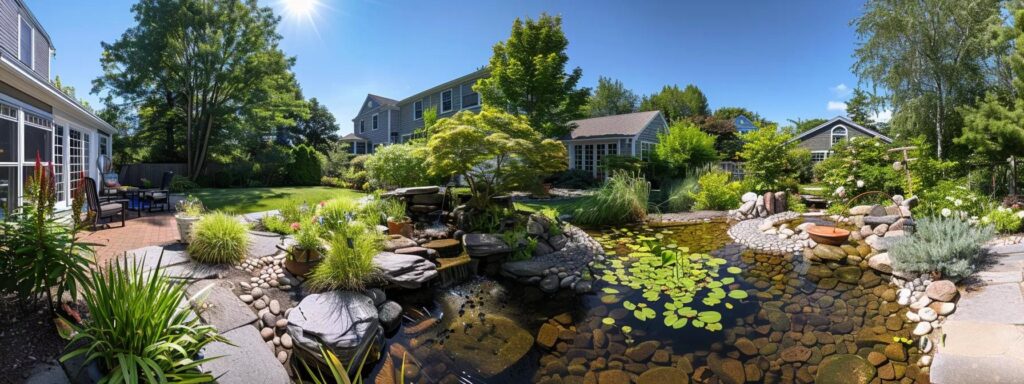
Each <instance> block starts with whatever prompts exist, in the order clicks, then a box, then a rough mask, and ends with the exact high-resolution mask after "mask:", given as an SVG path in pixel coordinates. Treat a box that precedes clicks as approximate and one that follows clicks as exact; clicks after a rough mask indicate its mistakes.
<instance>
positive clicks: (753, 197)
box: [734, 192, 757, 210]
mask: <svg viewBox="0 0 1024 384" xmlns="http://www.w3.org/2000/svg"><path fill="white" fill-rule="evenodd" d="M734 196H735V195H734ZM754 200H757V194H756V193H754V192H747V193H744V194H743V196H740V201H743V202H744V203H747V202H752V201H754ZM741 210H742V209H741Z"/></svg>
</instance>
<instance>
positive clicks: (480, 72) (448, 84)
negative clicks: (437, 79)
mask: <svg viewBox="0 0 1024 384" xmlns="http://www.w3.org/2000/svg"><path fill="white" fill-rule="evenodd" d="M490 72H491V68H490V67H483V68H480V69H477V70H475V71H473V72H470V73H468V74H465V75H462V76H459V77H457V78H455V79H452V80H448V81H446V82H444V83H441V84H438V85H435V86H433V87H430V88H427V89H425V90H423V91H421V92H418V93H416V94H415V95H412V96H409V97H406V98H404V99H402V100H401V101H398V103H405V102H408V101H415V100H417V99H422V98H423V96H424V95H427V94H431V93H435V92H438V91H440V90H442V89H444V88H449V87H451V86H453V85H456V84H460V83H462V82H464V81H466V80H469V79H472V78H474V77H481V76H484V75H486V74H488V73H490Z"/></svg>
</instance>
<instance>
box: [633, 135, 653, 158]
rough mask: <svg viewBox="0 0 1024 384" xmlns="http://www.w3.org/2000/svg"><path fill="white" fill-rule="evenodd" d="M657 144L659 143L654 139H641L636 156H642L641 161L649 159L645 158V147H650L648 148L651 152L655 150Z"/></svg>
mask: <svg viewBox="0 0 1024 384" xmlns="http://www.w3.org/2000/svg"><path fill="white" fill-rule="evenodd" d="M655 145H657V143H655V142H653V141H647V140H640V145H639V148H638V150H637V153H636V157H638V158H640V161H647V159H645V158H644V147H645V146H648V147H650V148H648V149H647V150H648V151H650V152H654V146H655Z"/></svg>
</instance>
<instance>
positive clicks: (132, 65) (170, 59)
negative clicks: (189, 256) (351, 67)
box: [93, 0, 305, 177]
mask: <svg viewBox="0 0 1024 384" xmlns="http://www.w3.org/2000/svg"><path fill="white" fill-rule="evenodd" d="M132 12H133V13H134V14H135V21H136V23H137V25H136V26H133V27H131V28H129V29H128V30H127V31H125V32H124V34H122V35H121V37H120V38H119V39H118V40H117V41H115V42H114V43H103V49H104V52H103V56H102V58H101V60H100V62H101V64H102V67H103V75H102V76H101V77H99V78H97V79H96V80H95V81H94V82H93V84H94V86H93V91H94V92H97V93H98V92H102V91H106V92H107V93H108V97H110V98H112V99H118V100H123V101H125V102H126V103H128V104H131V105H134V106H137V107H139V108H151V109H152V110H153V111H154V112H158V113H157V115H159V116H163V117H162V118H159V119H158V120H159V121H160V124H161V125H163V129H164V131H165V134H166V135H167V137H169V138H170V139H171V141H172V142H174V141H177V140H179V138H180V137H183V138H184V140H183V141H184V145H182V146H181V147H183V148H184V151H183V152H184V154H185V158H186V162H187V163H188V170H189V176H191V177H196V176H197V175H198V174H200V173H201V172H202V171H203V169H204V168H205V166H206V163H207V161H208V159H209V158H210V156H211V146H212V144H230V143H237V142H239V141H240V140H245V139H247V138H252V137H259V136H261V134H263V133H268V132H269V131H270V130H271V129H272V128H273V127H278V126H288V125H291V124H293V122H292V121H290V119H289V118H288V116H289V114H291V113H295V112H296V111H302V110H303V109H304V107H305V104H304V103H303V102H302V100H299V99H297V98H296V97H295V96H296V95H297V94H298V93H297V92H296V88H297V83H296V81H295V77H294V75H293V74H292V73H291V71H290V69H291V67H292V65H293V64H294V59H292V58H289V57H286V56H285V55H284V52H282V51H281V49H280V48H279V47H278V43H279V42H280V40H281V36H280V35H278V34H277V32H276V28H277V24H278V22H279V18H277V17H276V16H274V14H273V11H272V10H271V9H270V8H269V7H260V6H259V4H258V3H257V1H256V0H244V1H243V0H178V1H163V0H141V1H139V2H138V3H136V4H135V5H133V6H132ZM168 116H174V117H175V118H167V117H168ZM182 125H184V126H183V127H182ZM180 130H184V134H183V135H180V134H177V131H180ZM178 146H179V145H178V144H175V145H174V146H172V147H171V148H168V149H167V150H174V149H175V148H177V147H178ZM228 148H230V145H225V148H221V150H229V149H228Z"/></svg>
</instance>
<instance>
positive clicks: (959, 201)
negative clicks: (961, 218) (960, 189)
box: [953, 199, 964, 207]
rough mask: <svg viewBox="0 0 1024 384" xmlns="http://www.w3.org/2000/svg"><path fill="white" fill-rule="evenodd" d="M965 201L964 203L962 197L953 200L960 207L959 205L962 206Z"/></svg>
mask: <svg viewBox="0 0 1024 384" xmlns="http://www.w3.org/2000/svg"><path fill="white" fill-rule="evenodd" d="M963 203H964V201H963V200H960V199H956V200H953V205H955V206H958V207H959V206H960V205H961V204H963Z"/></svg>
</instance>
